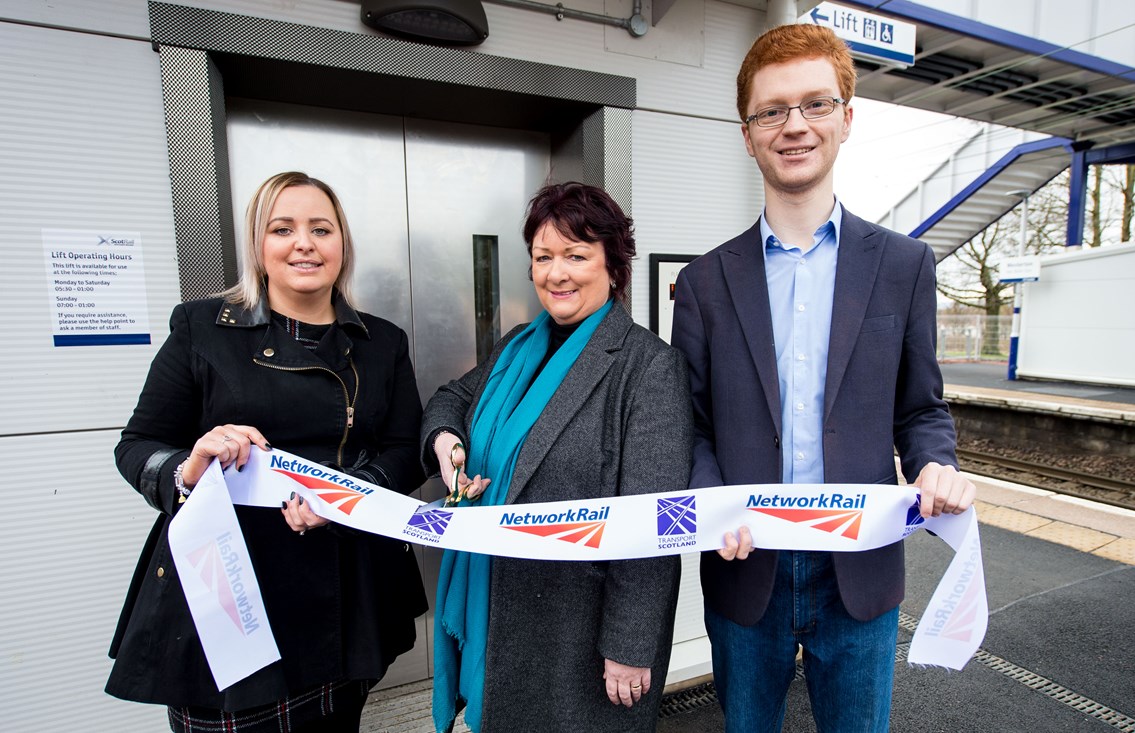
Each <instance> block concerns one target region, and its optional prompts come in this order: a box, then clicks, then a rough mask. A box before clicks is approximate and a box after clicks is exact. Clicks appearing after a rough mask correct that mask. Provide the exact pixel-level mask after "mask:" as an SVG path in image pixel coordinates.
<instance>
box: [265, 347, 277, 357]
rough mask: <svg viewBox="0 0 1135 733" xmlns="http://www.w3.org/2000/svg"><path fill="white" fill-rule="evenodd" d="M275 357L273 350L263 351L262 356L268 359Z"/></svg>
mask: <svg viewBox="0 0 1135 733" xmlns="http://www.w3.org/2000/svg"><path fill="white" fill-rule="evenodd" d="M275 355H276V350H275V349H264V356H267V357H268V358H269V359H270V358H272V357H273V356H275Z"/></svg>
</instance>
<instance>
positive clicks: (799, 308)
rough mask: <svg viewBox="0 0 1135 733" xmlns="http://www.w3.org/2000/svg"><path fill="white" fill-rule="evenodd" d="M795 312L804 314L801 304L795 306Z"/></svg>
mask: <svg viewBox="0 0 1135 733" xmlns="http://www.w3.org/2000/svg"><path fill="white" fill-rule="evenodd" d="M796 310H798V311H800V312H801V313H803V312H804V304H803V303H801V304H800V305H798V306H796Z"/></svg>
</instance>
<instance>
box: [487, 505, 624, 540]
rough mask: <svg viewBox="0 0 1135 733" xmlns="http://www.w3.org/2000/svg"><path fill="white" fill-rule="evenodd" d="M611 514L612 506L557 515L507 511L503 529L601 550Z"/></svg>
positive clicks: (572, 510) (581, 509)
mask: <svg viewBox="0 0 1135 733" xmlns="http://www.w3.org/2000/svg"><path fill="white" fill-rule="evenodd" d="M610 513H611V507H609V506H605V507H603V508H602V509H595V510H592V509H586V508H579V509H569V510H567V511H565V512H557V513H555V514H532V513H531V512H525V513H523V514H521V513H519V512H505V513H504V514H502V515H501V521H500V526H501V527H502V528H504V529H511V530H513V531H516V532H524V533H525V534H532V535H536V536H538V537H551V538H552V539H557V540H560V541H561V542H571V543H572V544H576V545H584V546H586V547H599V543H600V542H602V540H603V530H604V529H605V528H606V527H607V521H606V520H607V517H608V515H609V514H610Z"/></svg>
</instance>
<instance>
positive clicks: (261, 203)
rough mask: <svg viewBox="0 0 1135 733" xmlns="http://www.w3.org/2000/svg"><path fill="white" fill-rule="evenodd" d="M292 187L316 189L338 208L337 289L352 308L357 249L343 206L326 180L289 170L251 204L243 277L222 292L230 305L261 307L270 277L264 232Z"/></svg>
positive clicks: (267, 184)
mask: <svg viewBox="0 0 1135 733" xmlns="http://www.w3.org/2000/svg"><path fill="white" fill-rule="evenodd" d="M292 186H314V187H315V188H318V189H319V190H320V191H322V192H323V193H325V194H327V198H329V199H331V205H332V207H334V209H335V218H336V219H338V220H339V222H338V223H339V232H340V233H341V234H342V237H343V264H342V267H340V269H339V277H338V278H336V279H335V289H336V290H338V291H339V295H340V296H341V297H342V298H343V299H344V300H345V301H346V302H347V304H348V305H352V307H353V301H352V295H351V275H352V274H353V273H354V269H355V247H354V243H353V242H352V240H351V230H350V227H348V226H347V215H346V213H344V212H343V205H342V204H341V203H339V197H338V196H336V195H335V192H334V191H333V190H332V189H331V187H330V186H328V185H327V184H326V183H324V182H323V181H321V180H319V179H318V178H312V177H311V176H309V175H307V174H306V173H300V172H298V171H287V172H285V173H277V174H276V175H274V176H272V177H271V178H269V179H268V180H267V181H264V183H261V184H260V187H259V188H257V189H256V193H254V194H253V195H252V200H251V201H249V202H248V209H247V210H246V211H245V214H244V238H243V239H242V241H241V242H240V243H239V247H240V248H241V255H242V256H241V258H240V275H239V277H238V278H237V283H236V285H234V286H232V287H231V288H229V289H228V290H226V291H224V292H223V293H221V295H222V296H223V297H224V298H225V300H227V301H228V302H230V303H235V304H237V305H241V306H244V307H245V308H247V309H249V310H252V309H253V308H256V307H257V306H259V305H260V301H261V300H262V299H263V298H264V297H266V295H267V274H266V272H265V270H264V233H265V227H267V224H268V217H269V215H271V213H272V207H273V206H275V205H276V199H277V198H279V196H280V193H281V192H282V191H283V190H284V189H286V188H291V187H292Z"/></svg>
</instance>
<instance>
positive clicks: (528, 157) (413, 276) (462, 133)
mask: <svg viewBox="0 0 1135 733" xmlns="http://www.w3.org/2000/svg"><path fill="white" fill-rule="evenodd" d="M227 114H228V147H229V166H230V179H231V183H232V191H233V211H234V215H235V218H236V219H237V238H238V241H239V240H240V238H241V237H242V236H243V231H242V230H243V217H244V210H245V207H246V206H247V203H248V200H249V198H251V196H252V194H253V193H254V192H255V190H256V187H257V186H258V185H260V183H261V182H263V181H264V180H265V179H267V178H268V177H269V176H271V175H273V174H275V173H278V172H280V171H286V170H299V171H304V172H306V173H308V174H310V175H312V176H315V177H316V178H320V179H322V180H324V181H326V182H327V183H328V184H329V185H330V186H331V187H332V188H333V189H334V190H335V192H336V194H338V196H339V197H340V199H341V200H342V203H343V208H344V210H345V211H346V213H347V218H348V221H349V223H350V227H351V234H352V237H353V239H354V242H355V250H356V255H357V258H358V259H357V264H356V268H355V278H354V286H355V294H356V299H357V300H358V305H359V307H360V308H361V309H362V310H364V311H367V312H369V313H373V314H375V315H378V316H382V317H383V318H387V319H389V320H391V321H393V322H394V323H396V324H398V325H399V326H401V327H402V328H403V329H405V330H406V333H407V334H409V336H410V342H411V349H412V351H411V353H412V355H413V359H414V368H415V371H416V374H417V378H418V388H419V390H420V392H421V396H422V401H423V402H425V401H426V400H428V399H429V398H430V397H431V396H432V395H433V393H434V392H435V391H436V390H437V388H438V386H440V385H441V384H444V383H445V382H447V381H449V380H450V379H453V378H455V377H457V376H460V375H461V374H463V373H465V372H466V371H468V370H469V369H470V368H471V367H472V366H473V365H474V364H475V363H476V361H477V337H478V328H479V327H480V329H481V331H482V334H481V336H482V341H484V340H485V339H486V338H491V336H492V334H491V333H489V334H488V335H487V336H486V334H485V333H484V331H485V328H489V329H490V330H491V329H492V327H493V326H494V325H495V326H497V327H499V333H500V334H504V333H507V332H508V331H509V330H510V329H511V328H512V327H513V326H514V325H516V324H517V323H523V322H526V321H529V320H531V319H532V318H533V317H534V316H535V315H536V314H537V313H539V309H540V305H539V302H538V301H537V299H536V296H535V294H534V292H533V290H532V284H531V282H529V280H528V261H529V260H528V254H527V252H526V250H525V246H524V240H523V238H522V237H521V227H522V224H523V215H524V207H525V204H526V203H527V201H528V199H529V198H530V197H531V196H532V194H533V193H535V191H536V190H537V189H538V188H539V187H540V186H541V185H543V183H544V181H545V179H546V178H547V176H548V171H549V160H550V155H549V141H548V138H547V136H546V135H542V134H538V133H529V132H524V131H518V130H509V129H500V128H487V127H478V126H472V125H461V124H454V123H439V122H430V121H424V120H414V119H409V118H401V117H391V116H386V115H376V114H363V113H355V112H346V111H342V110H330V109H323V108H316V107H305V106H295V105H284V104H275V103H269V102H261V101H250V100H241V99H229V100H228V101H227ZM475 244H476V248H475ZM494 247H495V249H496V253H495V254H496V256H495V257H492V256H490V255H491V252H492V250H493V248H494ZM475 249H476V251H477V252H478V253H479V254H478V257H477V261H475V258H474V252H475ZM475 268H479V272H478V274H476V275H475ZM475 285H476V287H475ZM477 289H479V290H480V293H479V295H478V293H477V292H475V291H476V290H477ZM475 303H477V304H479V307H475ZM478 311H480V313H478ZM442 492H443V490H442V487H441V485H440V483H439V482H437V481H432V482H427V484H426V485H425V486H424V487H423V488H422V489H421V490H420V493H419V495H420V496H421V498H422V499H424V500H427V501H428V500H432V499H434V498H437V497H438V496H440V495H441V494H442ZM415 551H416V552H417V553H418V562H419V564H420V566H421V567H422V570H423V575H424V577H425V582H426V587H427V590H428V592H429V594H430V596H431V613H430V614H429V615H428V616H427V617H426V618H425V619H423V620H422V621H421V622H420V623H419V627H418V644H417V646H416V647H415V648H414V650H413V651H412V652H410V653H408V654H405V655H403V656H402V657H400V658H399V660H398V661H397V662H396V663H395V665H394V666H393V667H391V669H390V671H389V672H388V673H387V675H386V678H385V679H384V680H383V682H382V686H383V687H388V686H392V685H396V684H402V683H406V682H411V681H415V680H421V679H425V678H427V677H429V676H430V675H431V674H432V648H433V616H432V605H433V604H432V596H433V592H434V588H435V587H436V585H437V568H438V563H439V561H440V553H438V552H437V551H436V550H423V549H422V548H421V547H415ZM375 582H376V583H381V582H382V578H381V577H376V578H375ZM390 591H391V593H397V592H398V589H396V588H391V589H390ZM280 633H285V632H284V631H281V632H280Z"/></svg>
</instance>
